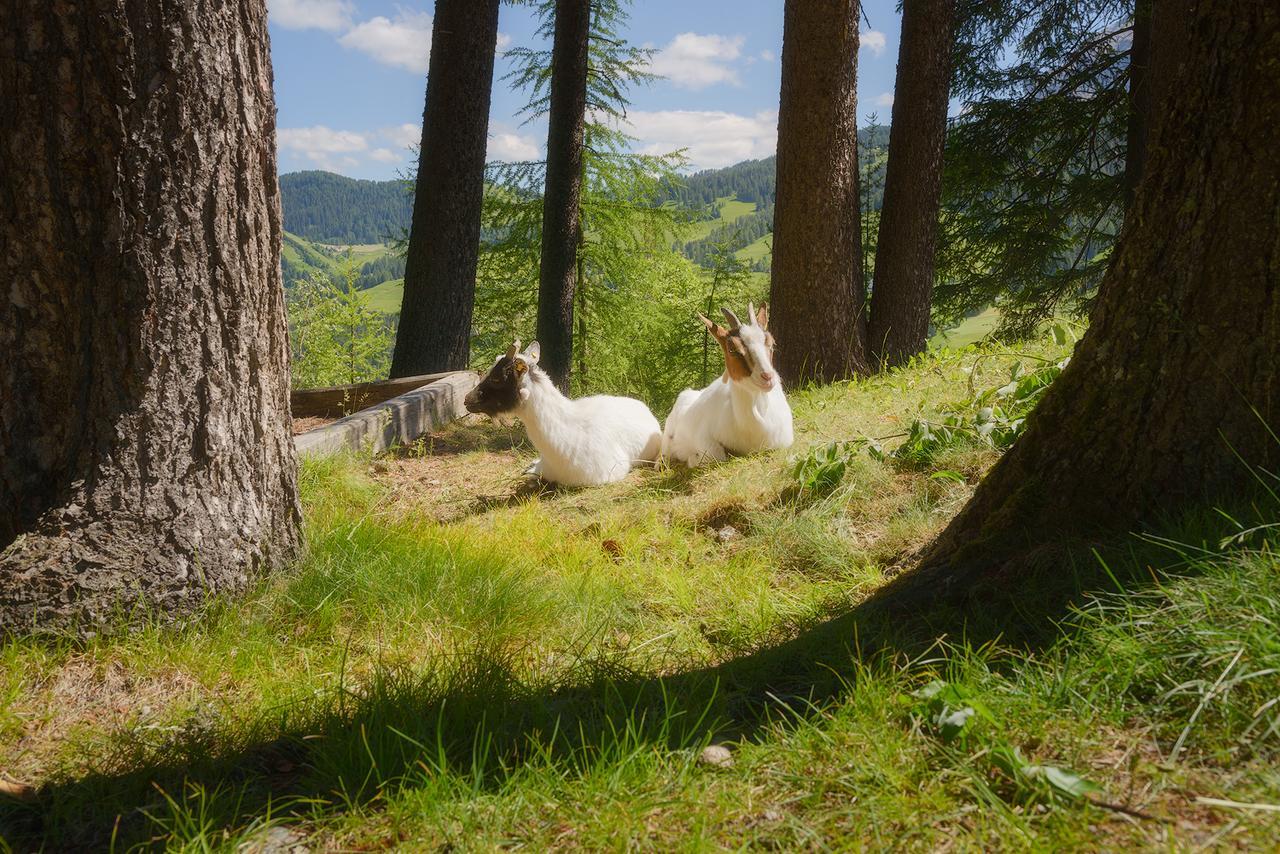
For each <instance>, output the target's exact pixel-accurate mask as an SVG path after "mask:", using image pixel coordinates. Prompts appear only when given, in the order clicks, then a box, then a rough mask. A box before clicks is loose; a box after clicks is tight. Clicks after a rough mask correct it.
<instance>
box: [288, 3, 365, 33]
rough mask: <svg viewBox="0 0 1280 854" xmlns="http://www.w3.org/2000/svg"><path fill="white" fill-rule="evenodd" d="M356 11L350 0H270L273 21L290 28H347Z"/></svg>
mask: <svg viewBox="0 0 1280 854" xmlns="http://www.w3.org/2000/svg"><path fill="white" fill-rule="evenodd" d="M353 11H354V7H353V6H352V4H351V2H350V0H268V3H267V12H268V14H269V15H270V16H271V22H272V23H273V24H276V25H278V26H281V27H284V28H285V29H289V30H330V31H336V30H345V29H346V28H347V27H349V26H351V13H352V12H353Z"/></svg>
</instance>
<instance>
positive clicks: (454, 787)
mask: <svg viewBox="0 0 1280 854" xmlns="http://www.w3.org/2000/svg"><path fill="white" fill-rule="evenodd" d="M1029 352H1030V353H1031V354H1032V355H1035V356H1039V357H1045V358H1057V357H1059V356H1060V355H1062V352H1063V351H1062V350H1061V349H1060V348H1057V347H1054V346H1053V345H1051V344H1043V345H1035V346H1034V347H1031V348H1029ZM979 355H980V353H979V352H978V351H975V350H972V349H969V350H965V351H943V352H940V353H937V354H934V355H931V356H929V357H926V358H922V359H920V360H918V361H917V363H916V364H914V365H913V366H911V367H909V368H907V369H904V370H901V371H897V372H893V373H890V374H887V375H884V376H881V377H878V378H875V379H872V380H868V381H865V382H859V383H851V384H837V385H833V386H828V387H824V388H817V389H812V390H807V391H802V392H799V393H797V394H795V395H794V396H793V401H794V407H795V412H796V418H797V443H796V447H795V448H794V449H792V451H791V452H788V453H773V454H764V455H758V456H753V457H748V458H741V459H735V460H732V461H730V462H728V463H726V464H723V465H719V466H714V467H710V468H706V469H701V470H698V471H696V472H684V471H647V472H636V473H633V474H632V475H631V476H630V477H629V478H628V479H627V480H626V481H624V482H623V483H621V484H614V485H611V486H608V487H602V488H598V489H592V490H576V491H574V490H570V491H560V492H549V493H541V494H539V493H537V492H535V491H530V490H528V489H525V488H523V487H521V486H520V481H519V473H520V472H521V471H522V470H523V468H524V467H525V466H526V465H527V464H528V462H529V461H530V460H531V459H532V451H531V449H530V448H528V447H527V445H525V444H524V442H523V441H522V438H521V437H522V433H521V431H520V430H519V429H518V428H504V427H499V426H496V425H487V424H479V425H471V424H462V425H456V426H454V427H453V428H451V429H449V430H446V431H444V432H443V433H442V434H439V435H437V436H434V437H431V438H430V439H429V440H427V441H424V442H423V443H422V444H421V445H420V446H417V447H415V448H411V449H407V450H406V452H405V453H403V454H401V455H398V456H395V457H392V458H388V459H382V460H377V461H373V460H369V459H365V458H358V457H356V458H335V459H329V460H321V461H310V462H308V463H307V464H306V465H304V467H303V470H302V480H301V486H302V493H303V506H304V509H305V519H306V530H307V539H308V544H309V545H308V552H307V555H306V557H305V558H304V559H303V560H302V561H301V562H300V563H299V565H298V566H297V567H296V568H294V569H293V570H291V571H290V572H287V573H282V574H280V575H278V576H277V577H275V578H273V579H270V580H268V581H266V582H264V583H263V584H262V585H261V586H260V587H259V588H258V589H257V590H256V591H255V592H253V593H252V594H251V595H249V596H248V597H246V598H244V599H243V600H241V601H238V602H234V603H231V602H225V603H219V604H215V605H214V606H213V607H212V608H211V610H210V612H209V613H208V614H207V615H206V616H205V617H203V618H202V619H201V620H200V621H198V622H196V623H194V624H192V625H190V626H188V627H186V628H183V629H178V630H175V629H166V628H161V627H153V628H150V629H147V630H145V631H143V632H141V633H138V634H134V635H131V636H112V637H99V638H97V639H95V640H92V641H89V642H87V643H85V644H72V643H70V642H66V643H47V642H43V643H36V642H24V641H10V642H8V643H7V644H5V645H4V646H3V647H0V662H3V666H2V667H0V767H2V768H4V769H5V771H6V772H7V773H8V774H10V775H12V776H13V777H15V778H17V779H20V780H24V781H28V782H31V783H33V784H37V785H39V786H41V787H42V788H41V789H40V795H39V800H38V801H37V802H36V803H34V804H22V803H19V802H17V801H13V800H6V799H4V797H3V796H0V837H3V838H5V839H8V840H9V841H10V842H11V843H12V844H14V845H15V846H16V847H19V848H22V847H30V846H31V845H33V844H35V843H36V841H38V840H40V839H42V838H43V839H44V841H45V847H46V849H47V850H60V849H63V848H68V847H74V846H80V847H88V848H107V847H109V844H110V842H111V840H112V838H113V835H114V838H115V840H116V843H117V847H119V848H121V849H124V848H126V847H128V846H129V845H131V844H134V843H142V842H146V841H147V840H151V841H150V842H149V843H148V844H149V845H151V846H159V847H167V848H170V849H175V850H227V851H231V850H235V849H236V847H237V845H238V844H239V843H240V842H241V841H244V840H246V839H250V838H253V837H255V836H256V835H258V834H261V833H263V832H265V829H266V828H268V827H269V826H273V825H280V826H283V827H287V828H289V829H290V831H291V832H293V833H296V834H297V835H298V836H299V837H300V838H305V839H306V842H307V844H309V845H310V846H311V847H312V849H313V850H329V849H341V850H350V849H357V850H367V849H371V848H379V849H380V848H385V847H397V846H398V847H401V848H403V849H406V850H430V849H434V848H441V847H455V848H465V849H468V850H473V849H489V848H496V847H508V846H521V847H525V848H528V849H532V850H543V849H549V848H552V849H554V848H573V849H587V850H596V849H620V848H626V847H640V848H646V849H652V850H684V849H718V848H734V849H737V848H766V847H768V848H782V849H794V848H856V847H868V848H885V847H895V846H896V847H902V848H910V849H921V850H933V849H937V848H939V847H944V846H946V845H955V846H957V847H959V848H961V849H969V850H977V849H1015V850H1016V849H1026V848H1036V849H1040V850H1049V849H1060V848H1070V847H1084V848H1092V849H1112V850H1120V849H1128V848H1161V849H1165V848H1174V849H1178V848H1190V847H1194V846H1197V845H1208V846H1210V847H1212V846H1215V845H1223V846H1225V845H1231V846H1237V847H1255V848H1262V847H1267V846H1269V845H1270V844H1271V841H1272V840H1274V838H1276V833H1277V832H1280V823H1278V819H1280V816H1277V815H1276V814H1274V813H1269V812H1266V811H1260V810H1254V809H1245V808H1236V807H1225V808H1224V807H1218V806H1212V805H1209V804H1206V803H1202V802H1198V801H1197V800H1196V798H1198V797H1207V798H1217V799H1224V800H1231V801H1238V802H1247V803H1276V802H1277V800H1280V775H1278V774H1277V772H1276V771H1275V770H1274V768H1275V767H1276V762H1275V760H1276V753H1277V748H1278V747H1280V735H1278V734H1277V729H1280V723H1277V721H1278V719H1277V714H1278V713H1280V701H1277V699H1276V698H1277V697H1280V644H1277V641H1276V638H1277V637H1280V632H1277V624H1278V623H1280V559H1278V558H1277V553H1276V547H1277V545H1280V537H1275V538H1273V539H1270V540H1268V539H1265V538H1264V537H1263V536H1261V535H1259V536H1255V537H1253V538H1252V539H1250V540H1248V541H1246V543H1245V544H1244V545H1240V546H1231V547H1228V548H1220V547H1219V546H1218V540H1219V538H1220V534H1221V532H1222V529H1223V528H1224V527H1226V528H1229V527H1230V524H1229V523H1228V522H1227V521H1226V519H1225V518H1224V517H1222V516H1219V515H1216V514H1205V516H1204V517H1203V518H1195V519H1190V520H1184V521H1182V522H1180V523H1179V525H1177V526H1173V525H1171V526H1170V528H1169V530H1168V531H1166V532H1165V533H1167V534H1168V535H1170V536H1171V537H1172V538H1173V539H1174V540H1175V541H1177V542H1185V543H1191V544H1192V545H1190V546H1173V545H1169V544H1167V543H1163V542H1160V543H1155V542H1151V541H1150V540H1138V539H1132V540H1128V541H1123V542H1117V543H1114V544H1112V545H1110V546H1109V547H1107V548H1104V549H1102V551H1101V552H1100V553H1101V554H1103V555H1104V557H1105V559H1106V561H1107V566H1108V568H1109V573H1110V576H1114V577H1115V578H1116V579H1118V581H1119V582H1122V583H1123V584H1124V585H1125V586H1124V590H1123V592H1121V591H1119V590H1117V589H1116V584H1115V583H1113V582H1111V581H1110V576H1109V575H1108V573H1105V572H1099V571H1092V572H1089V571H1086V569H1087V568H1088V567H1093V568H1095V570H1096V567H1097V566H1098V564H1097V563H1096V562H1095V561H1094V559H1093V558H1078V559H1075V560H1076V562H1074V563H1072V562H1070V561H1071V559H1069V558H1067V557H1064V558H1063V559H1062V560H1063V565H1062V573H1063V574H1065V575H1066V576H1067V577H1073V575H1074V576H1078V577H1082V578H1092V579H1096V580H1097V583H1095V584H1093V585H1092V588H1091V589H1093V590H1094V591H1095V592H1094V594H1093V595H1091V596H1085V597H1083V598H1079V599H1077V600H1076V602H1075V607H1074V608H1073V609H1069V610H1064V611H1060V612H1058V613H1053V612H1051V611H1048V610H1046V607H1047V606H1045V603H1043V602H1038V601H1036V600H1035V597H1034V595H1033V596H1032V597H1030V598H1029V599H1028V600H1027V601H1026V602H1025V603H1024V604H1023V605H1021V606H1019V608H1020V610H1021V611H1024V612H1025V613H1023V614H1022V616H1023V618H1024V620H1023V621H1024V622H1031V623H1033V624H1038V625H1039V626H1040V627H1041V633H1040V634H1039V635H1038V636H1037V637H1035V638H1025V639H1024V638H1017V637H1011V636H1002V635H1001V634H1000V628H1001V627H1002V626H1004V625H1009V624H1011V621H1009V620H1008V619H1007V617H1008V614H1007V613H1006V612H1004V611H1002V612H1000V613H993V614H986V615H984V619H975V620H973V621H972V622H969V623H967V624H960V623H955V622H954V621H950V622H948V621H947V619H946V618H944V617H943V616H939V618H938V619H939V622H936V623H930V622H929V621H928V620H924V619H912V620H901V619H898V620H894V621H892V622H886V621H885V619H884V618H883V616H882V615H880V614H878V613H877V612H876V611H875V610H874V609H869V608H867V607H865V606H864V605H863V603H864V602H866V600H867V599H868V597H870V596H871V595H872V594H873V593H874V591H875V590H876V589H877V588H878V587H879V586H880V585H881V584H883V582H884V579H885V578H886V576H887V575H889V574H891V573H892V572H894V571H896V568H897V567H900V566H903V565H906V564H908V563H909V562H910V555H912V554H913V553H914V552H915V550H917V549H918V548H919V547H920V546H921V545H922V544H924V543H925V542H927V541H928V539H929V538H930V537H931V536H933V535H934V534H935V533H936V532H937V531H938V530H940V528H941V527H942V526H943V525H945V523H946V521H947V519H948V518H950V516H952V515H953V514H954V513H955V512H956V511H957V510H958V508H959V507H960V506H962V504H963V503H964V501H965V500H966V499H967V497H968V495H969V494H970V493H971V491H972V489H973V485H974V484H975V483H976V481H977V479H978V478H979V477H980V476H981V474H982V472H983V471H984V470H985V469H986V467H987V466H989V465H990V464H991V463H992V461H993V460H994V459H995V453H994V452H993V451H990V450H989V449H984V448H980V447H972V446H965V445H958V446H956V447H953V448H950V449H947V450H944V451H943V453H942V455H941V456H940V457H938V458H936V459H935V460H934V461H933V463H932V465H931V466H924V467H906V466H900V465H893V464H891V463H884V462H877V461H875V460H873V459H871V458H870V457H869V456H868V455H866V454H864V453H855V454H852V455H850V456H849V458H848V460H847V467H846V469H845V470H844V471H843V475H842V477H841V478H840V479H839V480H838V482H836V483H835V484H834V486H832V487H831V488H830V490H829V491H827V492H825V493H822V494H816V495H815V494H806V493H803V492H799V491H797V484H796V481H795V480H794V479H793V477H792V475H791V473H790V470H791V460H792V458H793V457H796V456H799V455H802V454H804V453H805V452H806V450H807V449H808V448H810V447H813V446H817V445H822V444H825V443H828V442H831V441H833V440H839V439H849V438H855V437H858V436H863V435H870V436H888V435H891V434H894V433H898V432H901V431H902V430H903V429H904V427H905V425H906V424H907V423H909V422H910V421H911V420H913V419H916V418H919V417H922V416H923V417H933V416H935V415H936V414H938V413H940V412H942V410H943V409H945V408H946V407H947V406H948V405H952V404H954V405H962V404H963V403H964V402H965V401H967V400H968V399H969V395H970V392H969V383H970V378H971V377H972V381H973V384H974V386H975V387H976V388H978V389H983V388H988V387H992V386H996V385H1000V384H1003V383H1004V382H1005V381H1006V379H1007V376H1008V372H1009V368H1010V365H1011V363H1012V361H1013V359H1012V358H1010V357H1005V356H998V355H985V356H983V357H982V358H981V359H979ZM935 469H937V470H945V471H948V472H956V473H959V474H960V475H961V477H960V481H961V482H956V480H955V479H954V478H946V479H937V478H934V477H931V474H932V472H933V471H934V470H935ZM1260 506H1261V505H1260ZM726 527H732V528H733V529H735V531H736V533H733V532H728V531H725V529H726ZM1266 533H1267V532H1266V531H1263V532H1262V534H1266ZM1273 533H1274V531H1273ZM1032 593H1033V594H1034V591H1032ZM1037 615H1038V616H1037ZM921 616H922V615H917V617H921ZM1053 620H1057V621H1058V623H1057V624H1056V625H1055V623H1054V622H1052V621H1053ZM933 680H942V681H944V682H946V683H947V684H948V685H949V686H951V687H950V688H949V689H948V690H949V691H951V692H953V693H954V695H956V696H961V697H964V698H965V700H964V702H965V703H967V704H969V705H971V706H974V707H981V708H982V709H984V710H985V711H986V712H987V714H986V715H985V716H979V717H977V718H975V719H972V723H971V724H968V725H966V726H967V729H966V730H965V731H964V732H963V733H962V736H961V737H960V738H957V739H952V740H950V741H946V740H944V739H943V738H942V736H941V734H940V733H939V731H938V730H937V727H936V726H935V725H934V723H933V722H932V721H931V720H930V719H929V717H928V715H926V714H923V713H921V711H920V709H921V703H922V702H923V701H921V700H919V699H917V698H913V697H912V696H911V695H912V692H915V691H917V690H918V689H920V688H921V687H922V686H924V685H927V684H929V683H930V682H931V681H933ZM710 743H719V744H725V745H728V746H729V747H730V748H732V751H733V752H732V757H733V762H732V767H728V768H716V767H709V766H706V765H704V764H701V763H700V762H699V761H698V757H699V755H700V754H701V752H702V750H703V748H704V747H705V746H706V745H708V744H710ZM1012 748H1017V749H1018V750H1019V751H1020V755H1022V756H1024V757H1026V759H1027V760H1028V762H1032V763H1035V764H1036V765H1040V766H1053V767H1055V768H1058V769H1061V770H1062V771H1064V772H1065V771H1074V772H1078V773H1080V774H1082V775H1083V776H1084V777H1086V778H1087V779H1089V780H1091V781H1093V782H1095V783H1096V784H1098V785H1099V786H1100V787H1101V791H1099V792H1095V793H1093V794H1091V795H1090V796H1089V797H1090V800H1082V799H1072V798H1069V797H1065V796H1061V795H1055V794H1054V791H1053V790H1052V789H1050V788H1047V787H1046V786H1045V785H1044V784H1043V779H1044V775H1043V772H1038V773H1039V776H1036V775H1035V774H1031V773H1026V772H1019V773H1017V774H1013V775H1011V774H1009V773H1006V772H1004V771H1001V770H1000V769H999V766H998V763H996V762H995V761H993V757H995V756H998V755H1002V754H1001V751H1006V750H1011V749H1012ZM1106 805H1112V806H1106ZM1116 805H1118V806H1119V807H1123V808H1125V809H1129V810H1132V811H1136V812H1137V813H1140V814H1141V815H1142V816H1146V817H1135V816H1131V815H1126V814H1124V813H1122V812H1120V811H1118V810H1117V809H1116V808H1115V806H1116ZM117 817H119V819H118V820H117Z"/></svg>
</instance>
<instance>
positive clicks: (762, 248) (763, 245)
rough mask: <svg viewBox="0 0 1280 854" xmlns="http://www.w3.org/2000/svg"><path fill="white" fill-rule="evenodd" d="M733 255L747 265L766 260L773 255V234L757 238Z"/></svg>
mask: <svg viewBox="0 0 1280 854" xmlns="http://www.w3.org/2000/svg"><path fill="white" fill-rule="evenodd" d="M733 254H734V255H736V256H738V259H739V260H742V261H746V262H747V263H748V264H750V263H753V262H755V261H759V260H761V259H764V258H768V257H769V256H770V255H772V254H773V234H772V233H770V234H766V235H764V236H763V237H759V238H757V239H756V240H753V241H752V242H750V243H748V244H747V245H746V246H744V247H742V248H741V249H739V250H738V251H737V252H735V253H733Z"/></svg>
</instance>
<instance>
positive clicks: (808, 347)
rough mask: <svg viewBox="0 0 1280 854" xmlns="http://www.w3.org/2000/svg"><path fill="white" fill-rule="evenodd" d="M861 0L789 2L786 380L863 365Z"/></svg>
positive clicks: (782, 121) (776, 241)
mask: <svg viewBox="0 0 1280 854" xmlns="http://www.w3.org/2000/svg"><path fill="white" fill-rule="evenodd" d="M859 9H860V5H859V3H858V2H857V0H787V3H786V7H785V11H784V15H783V33H782V94H781V101H780V103H779V107H778V186H777V202H776V205H775V208H774V219H773V223H774V224H773V272H772V279H771V282H770V289H769V295H770V307H769V320H770V324H771V326H772V331H773V334H774V336H775V337H776V338H777V340H778V354H777V357H776V360H775V361H776V363H777V367H778V370H779V371H780V372H781V374H782V376H783V378H784V379H785V380H787V381H788V382H791V383H795V382H803V381H808V380H818V381H823V382H825V381H830V380H837V379H844V378H846V377H850V376H853V375H854V374H857V373H866V371H867V353H866V329H867V319H866V312H865V302H866V293H865V288H864V285H863V280H862V264H861V253H862V249H861V245H860V244H861V234H860V228H861V226H860V224H859V216H858V134H857V129H858V128H857V85H856V84H857V77H858V12H859Z"/></svg>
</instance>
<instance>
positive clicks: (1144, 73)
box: [1124, 0, 1155, 210]
mask: <svg viewBox="0 0 1280 854" xmlns="http://www.w3.org/2000/svg"><path fill="white" fill-rule="evenodd" d="M1154 5H1155V0H1135V2H1134V4H1133V40H1132V41H1131V42H1130V44H1129V123H1128V132H1127V134H1126V137H1125V155H1124V208H1125V210H1129V209H1130V208H1132V207H1133V200H1134V197H1135V196H1136V195H1137V192H1138V184H1139V183H1140V182H1141V181H1142V172H1143V169H1144V167H1145V165H1146V147H1147V126H1148V125H1149V124H1150V122H1151V120H1152V119H1153V118H1154V116H1152V115H1151V86H1150V70H1151V13H1152V6H1154Z"/></svg>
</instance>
